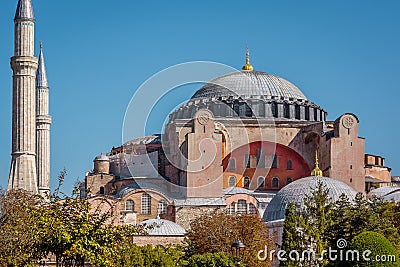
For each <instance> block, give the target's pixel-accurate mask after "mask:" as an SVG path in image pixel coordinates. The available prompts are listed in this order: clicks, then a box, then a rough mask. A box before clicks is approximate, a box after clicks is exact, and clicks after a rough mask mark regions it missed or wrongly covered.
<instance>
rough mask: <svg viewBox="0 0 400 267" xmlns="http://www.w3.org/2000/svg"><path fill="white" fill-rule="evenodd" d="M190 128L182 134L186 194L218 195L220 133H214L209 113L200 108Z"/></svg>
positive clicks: (219, 193)
mask: <svg viewBox="0 0 400 267" xmlns="http://www.w3.org/2000/svg"><path fill="white" fill-rule="evenodd" d="M195 118H196V119H194V121H193V124H194V127H193V128H194V129H193V132H192V133H189V134H188V135H187V136H186V156H187V162H186V164H185V165H186V168H185V170H186V172H185V183H184V184H182V185H184V186H186V190H187V197H219V196H222V191H221V190H222V166H221V165H222V164H221V161H222V135H221V134H218V133H214V130H215V126H214V120H213V114H212V113H211V111H209V110H200V111H198V112H197V113H196V116H195Z"/></svg>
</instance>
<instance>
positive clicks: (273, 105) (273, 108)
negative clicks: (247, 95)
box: [271, 102, 278, 118]
mask: <svg viewBox="0 0 400 267" xmlns="http://www.w3.org/2000/svg"><path fill="white" fill-rule="evenodd" d="M271 113H272V116H273V117H274V118H278V104H276V103H275V102H272V103H271Z"/></svg>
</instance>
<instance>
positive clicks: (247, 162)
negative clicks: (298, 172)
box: [228, 154, 293, 170]
mask: <svg viewBox="0 0 400 267" xmlns="http://www.w3.org/2000/svg"><path fill="white" fill-rule="evenodd" d="M243 166H244V168H251V167H252V166H251V165H250V155H248V154H246V155H245V156H244V164H243ZM257 166H258V167H259V168H265V156H263V157H260V156H259V157H258V158H257ZM254 167H255V166H254ZM278 167H279V166H278V156H277V155H275V154H274V155H272V164H271V168H272V169H277V168H278ZM286 168H287V169H288V170H293V161H292V160H291V159H288V160H287V162H286ZM235 169H236V159H235V158H230V159H229V162H228V170H235Z"/></svg>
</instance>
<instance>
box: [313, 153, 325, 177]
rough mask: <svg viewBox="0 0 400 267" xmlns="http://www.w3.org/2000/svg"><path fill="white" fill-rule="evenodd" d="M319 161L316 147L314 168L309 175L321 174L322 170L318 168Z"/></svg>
mask: <svg viewBox="0 0 400 267" xmlns="http://www.w3.org/2000/svg"><path fill="white" fill-rule="evenodd" d="M318 165H319V162H318V149H316V150H315V168H314V170H312V172H311V176H322V175H323V174H322V171H321V169H320V168H319V166H318Z"/></svg>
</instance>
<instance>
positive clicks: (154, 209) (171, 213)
mask: <svg viewBox="0 0 400 267" xmlns="http://www.w3.org/2000/svg"><path fill="white" fill-rule="evenodd" d="M145 193H147V194H149V195H150V197H151V212H150V214H143V213H142V210H141V205H142V195H143V194H145ZM127 200H132V201H133V202H134V203H135V204H134V211H133V212H131V211H127V210H126V208H125V203H126V201H127ZM161 200H163V201H165V202H166V203H167V213H166V214H160V215H159V214H158V203H159V202H160V201H161ZM118 210H119V212H120V213H121V223H123V222H124V221H125V220H126V218H125V217H126V216H129V214H130V213H134V214H136V216H135V217H136V223H141V222H143V221H145V220H148V219H155V218H157V216H158V215H159V216H160V218H161V219H166V220H169V221H175V210H174V207H173V206H172V203H171V200H170V199H169V198H167V197H166V196H164V195H162V194H161V193H160V192H157V191H155V190H150V189H136V190H134V191H132V192H130V193H128V194H127V195H125V196H124V197H123V198H122V199H121V200H120V201H119V202H118Z"/></svg>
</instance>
